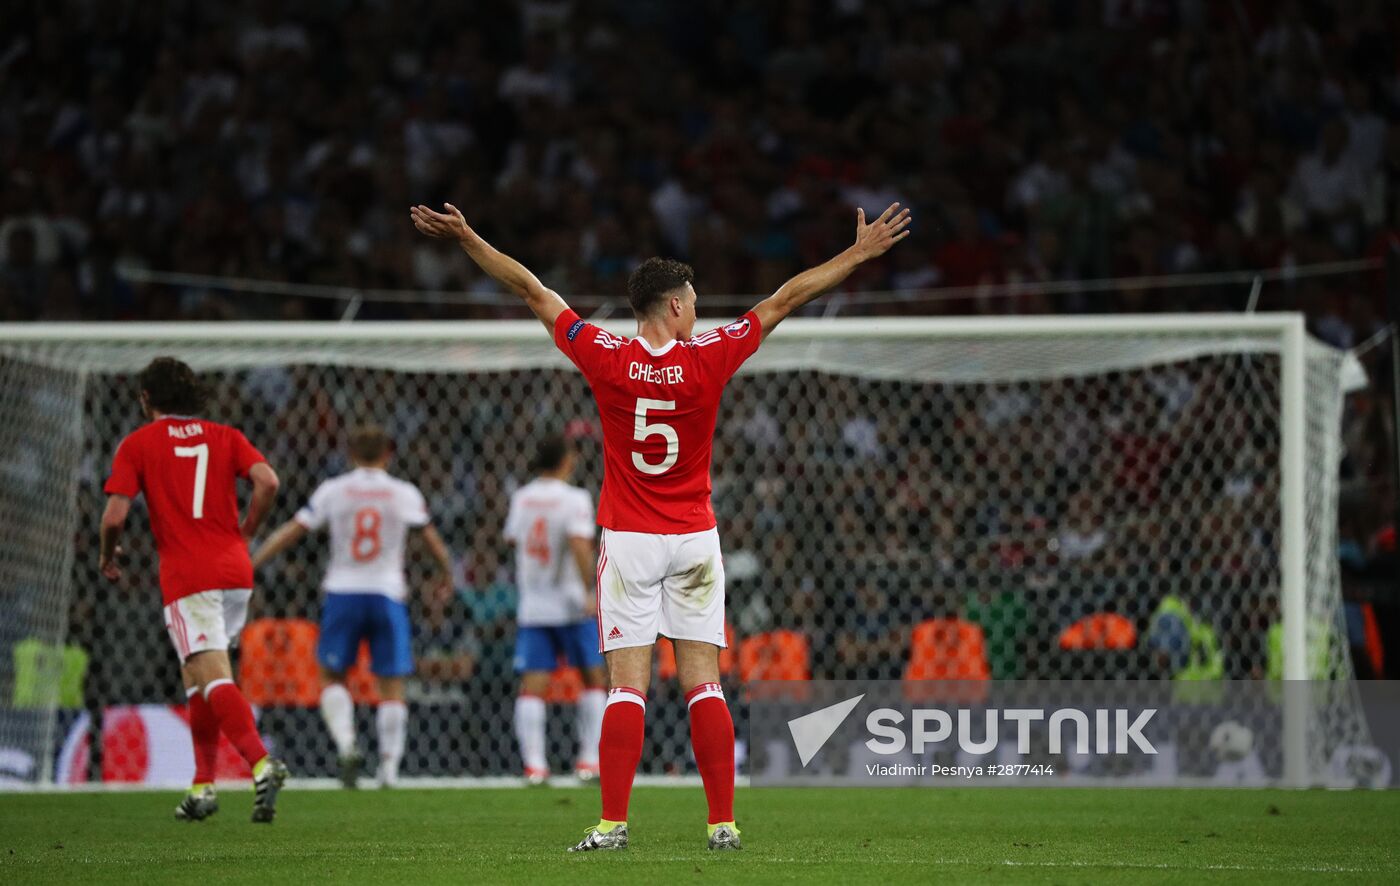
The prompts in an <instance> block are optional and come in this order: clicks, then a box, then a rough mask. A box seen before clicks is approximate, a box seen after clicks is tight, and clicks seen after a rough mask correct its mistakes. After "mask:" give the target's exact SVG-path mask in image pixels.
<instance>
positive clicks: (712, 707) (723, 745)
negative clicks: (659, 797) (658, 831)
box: [685, 683, 734, 824]
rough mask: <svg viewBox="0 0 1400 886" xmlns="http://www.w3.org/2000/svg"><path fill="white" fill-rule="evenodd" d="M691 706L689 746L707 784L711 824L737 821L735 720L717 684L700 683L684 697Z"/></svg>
mask: <svg viewBox="0 0 1400 886" xmlns="http://www.w3.org/2000/svg"><path fill="white" fill-rule="evenodd" d="M685 701H686V704H687V705H689V706H690V746H691V747H692V748H693V749H694V750H695V765H696V766H697V767H698V768H699V770H700V780H701V781H703V782H704V783H705V799H706V800H707V801H709V804H710V824H719V823H720V822H722V821H733V820H734V721H733V720H732V719H730V717H729V705H727V704H725V703H724V690H723V689H722V688H720V685H719V684H718V683H701V684H700V685H699V686H696V687H695V688H694V689H692V690H690V691H689V692H687V693H686V694H685Z"/></svg>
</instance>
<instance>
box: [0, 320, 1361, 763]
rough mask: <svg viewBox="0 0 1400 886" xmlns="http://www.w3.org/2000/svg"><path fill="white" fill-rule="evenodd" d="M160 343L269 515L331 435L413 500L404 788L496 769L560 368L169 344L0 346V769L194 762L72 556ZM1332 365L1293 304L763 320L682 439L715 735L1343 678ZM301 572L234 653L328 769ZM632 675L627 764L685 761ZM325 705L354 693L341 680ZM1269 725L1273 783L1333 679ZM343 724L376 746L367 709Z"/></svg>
mask: <svg viewBox="0 0 1400 886" xmlns="http://www.w3.org/2000/svg"><path fill="white" fill-rule="evenodd" d="M615 331H617V332H619V333H622V334H630V333H631V330H630V329H629V328H626V327H625V326H618V327H617V328H616V329H615ZM163 354H171V355H175V356H178V357H180V358H181V359H184V360H186V361H188V362H189V363H190V364H192V365H193V366H194V367H195V368H196V370H198V371H199V372H201V373H202V375H203V377H204V378H205V379H206V380H207V383H208V385H209V387H210V390H211V398H210V401H209V405H208V408H207V410H206V414H207V416H208V417H209V418H211V419H214V420H218V421H223V422H227V423H230V424H233V425H235V426H237V427H239V428H240V429H242V430H243V431H244V432H245V433H246V434H247V436H248V437H249V438H250V439H251V440H252V441H253V442H254V443H255V445H257V446H258V447H259V448H260V449H261V450H262V451H263V452H264V453H265V454H266V455H267V457H268V459H269V460H270V462H271V463H272V464H273V466H274V467H275V468H276V469H277V471H278V472H279V474H280V475H281V477H282V479H283V487H282V493H281V495H280V498H279V500H278V503H277V506H276V510H275V511H274V513H273V514H272V516H271V518H270V525H276V523H277V522H280V521H281V520H285V519H287V518H289V517H290V516H291V514H292V513H293V512H294V510H295V509H296V508H297V507H298V506H299V505H301V504H302V503H304V502H305V501H306V499H307V497H308V496H309V494H310V492H311V491H312V489H313V488H314V487H315V485H316V484H317V483H319V482H320V481H321V480H323V479H324V478H326V477H328V476H331V475H333V474H335V473H337V472H339V471H342V470H344V469H345V468H346V466H347V463H346V456H345V454H344V443H345V432H346V430H347V429H348V428H349V427H350V426H352V425H353V424H355V423H357V422H360V421H364V420H374V421H377V422H379V423H381V424H383V425H384V426H385V427H386V428H387V429H388V430H389V431H390V433H391V435H392V437H393V438H394V440H395V442H396V454H395V457H394V460H393V463H392V465H391V470H392V471H393V472H394V473H397V474H398V475H400V476H403V477H405V478H407V479H409V480H412V481H413V482H415V483H417V484H418V485H419V486H420V487H421V488H422V489H423V490H424V492H425V494H426V496H427V498H428V501H429V505H430V508H431V511H432V513H433V516H434V520H435V522H436V524H437V525H438V526H439V528H440V529H441V530H442V532H443V535H444V536H445V538H446V540H447V542H448V544H449V546H450V548H451V550H452V552H453V555H454V558H455V563H456V566H455V575H454V579H455V585H456V589H455V593H454V594H453V595H452V597H451V598H450V599H440V600H434V601H427V600H425V599H424V598H423V596H422V595H420V594H418V593H416V592H415V593H414V594H412V595H411V596H412V601H411V605H412V608H413V616H414V623H415V654H416V656H417V657H418V659H419V661H420V663H425V664H422V667H421V670H420V674H419V675H418V676H417V677H416V678H415V679H413V680H412V681H411V686H410V711H411V713H410V726H409V746H408V753H407V756H406V759H405V761H404V764H403V772H404V774H405V776H410V777H411V776H429V777H454V776H500V775H511V774H518V773H519V771H520V769H521V766H520V762H519V759H518V757H517V753H516V750H515V745H514V741H513V738H512V731H511V722H510V721H511V714H512V703H513V699H514V695H515V691H516V688H515V678H514V676H513V673H512V651H513V641H514V623H513V615H514V605H515V588H514V586H513V581H512V574H513V572H512V556H513V555H512V552H511V551H510V550H509V547H508V546H507V545H505V544H504V543H503V541H502V537H501V527H502V523H503V521H504V517H505V507H506V502H507V498H508V496H509V493H510V492H511V491H512V490H513V489H514V488H516V487H517V486H518V485H519V484H521V483H523V482H525V481H526V480H527V479H528V476H529V474H528V467H527V465H528V462H529V459H530V456H531V454H532V451H533V448H534V444H535V442H536V441H537V440H539V439H540V438H541V437H542V436H543V435H545V434H549V433H555V432H563V433H565V434H567V435H568V436H570V437H571V438H573V439H574V440H576V441H577V443H578V446H579V448H580V450H581V453H582V458H581V462H580V470H579V474H578V476H577V478H576V482H578V483H579V484H581V485H583V486H585V487H587V488H588V489H589V490H590V491H592V492H593V493H594V494H595V495H596V492H597V489H598V486H599V484H600V481H601V479H602V477H601V473H602V454H601V449H600V440H599V436H598V426H597V419H596V412H595V409H594V406H593V402H592V399H591V396H590V392H589V390H588V388H587V386H586V385H585V383H584V381H583V379H582V378H581V377H580V376H579V375H578V373H577V372H575V371H574V370H573V368H572V367H571V366H569V365H568V363H567V362H566V360H565V359H564V358H563V357H562V356H561V355H560V354H558V353H557V352H556V351H555V350H554V348H553V347H552V344H551V342H550V340H549V337H548V335H547V334H546V333H545V332H544V330H542V329H541V328H540V327H539V325H538V324H535V323H514V322H502V323H475V324H454V323H438V324H374V323H367V324H355V325H345V324H342V325H332V324H278V325H275V326H261V325H256V324H229V325H199V324H195V325H161V326H136V327H118V326H30V327H10V328H8V329H0V518H3V522H2V525H4V526H5V527H6V529H7V531H6V533H5V537H4V539H3V540H0V596H2V597H3V611H4V613H5V617H4V619H3V620H0V704H2V705H3V708H2V709H0V778H4V779H11V780H17V781H21V782H30V781H43V780H47V779H50V778H51V779H53V780H55V781H58V782H61V783H79V782H84V781H89V780H93V779H99V778H100V779H104V780H110V781H153V782H160V781H165V782H171V781H173V782H175V783H179V782H180V781H182V780H183V779H184V778H186V777H187V776H188V774H189V770H190V768H191V767H192V762H191V754H190V750H189V745H188V738H187V732H186V731H185V727H184V713H183V707H182V705H183V692H182V690H181V683H180V678H179V674H178V670H177V666H176V660H175V656H174V655H173V653H172V651H171V649H170V648H169V643H168V641H167V639H166V635H165V631H164V628H163V625H162V623H161V617H160V607H159V591H158V584H157V571H156V558H155V552H154V549H153V545H152V541H151V538H150V534H149V531H148V529H147V525H146V520H145V515H144V510H143V508H144V504H142V503H139V502H138V504H137V507H136V510H135V512H134V518H133V520H132V521H131V523H130V525H129V531H128V534H127V537H126V540H125V546H126V550H127V560H126V564H125V565H126V577H125V578H124V579H123V581H122V582H121V583H119V584H115V585H113V584H109V583H107V582H105V581H104V580H103V579H102V578H101V577H100V575H99V574H98V572H97V569H96V565H97V550H96V540H97V526H98V517H99V514H100V512H101V509H102V505H103V495H102V483H103V480H104V477H105V473H106V471H107V470H108V468H109V466H110V463H111V458H112V454H113V452H114V450H115V447H116V444H117V442H118V441H119V440H120V439H121V437H122V436H123V435H124V434H126V433H128V432H129V431H131V430H132V429H133V428H134V427H136V426H137V425H138V424H139V423H140V421H141V418H140V415H139V409H138V405H137V399H136V395H137V391H136V389H135V375H136V373H137V372H138V371H139V370H140V368H141V367H142V366H144V365H145V364H146V362H147V361H149V360H150V359H151V358H153V357H155V356H157V355H163ZM1343 359H1344V354H1342V353H1341V352H1338V351H1335V350H1332V349H1330V348H1327V347H1325V346H1323V345H1321V344H1319V343H1317V342H1315V341H1313V340H1310V339H1307V338H1305V336H1304V333H1303V326H1302V319H1301V318H1300V317H1297V316H1293V315H1258V316H1249V317H1239V316H1212V317H1201V316H1197V317H1175V316H1140V317H1130V316H1123V317H1111V318H1077V319H1076V318H1055V319H1050V318H1009V317H1008V318H996V319H985V320H983V319H969V320H931V319H895V320H831V321H822V320H795V321H790V322H789V323H787V324H785V325H784V326H783V328H782V329H781V330H780V331H779V332H777V333H776V334H775V335H774V336H773V337H772V338H771V339H769V341H768V342H767V343H766V344H765V345H764V347H763V348H762V349H761V350H760V351H759V353H758V354H757V356H755V357H754V358H753V359H752V360H750V362H749V363H748V364H747V365H746V366H745V367H744V369H743V371H742V372H741V373H740V375H739V376H738V377H736V378H735V379H734V381H733V382H732V383H731V385H730V388H729V390H728V392H727V394H726V399H725V402H724V405H723V406H722V408H721V412H720V418H719V423H718V430H717V433H716V439H715V446H714V468H713V476H714V500H715V510H716V512H717V513H718V514H719V520H720V532H721V538H722V540H723V544H724V547H725V557H726V560H725V562H726V572H727V575H728V579H729V591H728V594H729V596H728V613H729V620H730V629H731V633H732V636H731V645H730V650H729V651H728V652H727V653H726V654H725V656H724V658H723V661H722V665H723V668H724V672H725V680H726V681H728V682H729V683H730V684H731V689H730V692H729V697H730V698H731V699H732V700H733V702H734V704H735V708H736V719H737V721H738V723H739V729H740V735H741V737H742V735H743V732H744V694H743V692H742V685H743V684H744V683H745V682H747V681H753V680H760V679H770V680H771V679H803V678H807V677H811V678H818V679H820V678H830V679H868V678H888V679H899V678H902V677H922V678H930V677H932V678H938V677H969V676H971V677H978V678H980V677H990V678H992V679H1023V680H1024V679H1080V680H1083V679H1091V680H1124V679H1153V680H1172V679H1174V680H1179V681H1193V680H1194V681H1206V682H1209V681H1218V680H1261V681H1262V680H1268V679H1271V678H1272V679H1277V678H1279V677H1288V678H1290V679H1296V680H1301V679H1309V680H1321V681H1328V683H1329V685H1332V686H1334V687H1336V686H1340V687H1343V688H1344V689H1345V687H1348V686H1351V685H1352V683H1351V681H1352V667H1351V662H1350V659H1349V655H1348V651H1347V646H1346V643H1345V637H1344V633H1343V629H1342V625H1341V620H1340V619H1341V613H1340V606H1341V604H1340V596H1339V584H1338V571H1337V565H1336V554H1335V550H1336V526H1337V470H1338V460H1339V447H1340V427H1339V424H1340V411H1341V405H1342V398H1343V391H1342V374H1343ZM410 550H411V551H415V553H414V554H413V557H412V559H411V564H410V573H411V575H410V580H411V582H412V585H413V586H414V587H415V588H421V587H425V586H426V577H427V566H428V562H427V558H426V556H424V552H422V551H421V550H417V549H415V548H413V547H412V546H411V548H410ZM324 561H325V545H324V543H323V542H320V541H318V540H317V539H316V538H315V537H312V538H310V539H308V540H306V541H304V542H303V543H302V544H301V545H300V546H298V547H296V548H294V549H293V550H292V551H290V552H289V553H287V554H284V555H283V556H282V557H281V558H280V559H279V560H278V561H275V562H274V563H273V564H271V565H269V567H267V568H266V569H265V570H264V571H263V572H262V573H261V574H260V575H259V577H258V587H257V593H256V595H255V603H254V611H253V614H252V621H251V624H250V627H249V630H248V632H247V633H246V634H245V637H244V646H245V648H244V650H243V652H242V653H241V661H240V662H239V665H238V666H239V670H240V674H241V678H242V682H243V684H244V688H245V692H246V693H247V694H248V695H249V697H250V699H251V700H252V701H253V702H254V704H255V706H256V707H257V708H258V711H259V717H260V721H259V722H260V728H261V730H262V731H263V733H264V734H265V735H266V736H267V738H268V740H269V742H270V743H271V744H272V745H273V746H274V747H275V748H277V749H278V750H279V751H280V753H282V754H283V755H285V756H286V757H287V758H288V761H289V763H290V765H291V766H292V769H293V771H294V772H296V773H298V774H301V775H327V776H328V775H331V774H332V773H333V768H334V753H333V751H332V746H331V743H330V740H329V738H328V736H327V735H326V732H325V730H324V728H323V727H322V726H321V723H320V720H319V715H318V711H317V709H316V697H317V691H318V690H317V686H316V671H315V665H314V660H313V659H312V649H313V647H314V642H315V621H316V618H317V614H318V608H319V593H318V589H317V587H318V582H319V579H320V574H321V570H322V567H323V565H324ZM940 618H942V619H948V618H956V619H958V620H959V621H960V622H961V623H965V624H968V625H971V626H974V627H975V628H976V631H975V633H976V634H977V635H979V636H980V640H981V648H980V650H976V651H974V652H971V653H967V654H964V653H963V652H959V653H958V654H957V655H954V656H953V657H952V658H949V657H948V656H947V655H946V654H945V653H946V650H942V649H938V648H932V649H930V648H927V647H921V646H920V645H919V643H920V641H919V634H918V631H917V630H916V629H917V627H918V626H919V625H921V624H925V623H927V622H928V621H929V620H931V619H940ZM940 656H941V657H940ZM658 659H659V661H658V665H657V667H658V669H659V678H660V679H659V680H658V681H657V682H656V684H655V688H654V690H653V692H652V697H653V702H652V704H651V705H650V706H649V707H648V747H647V751H646V753H645V757H644V762H643V769H644V771H647V772H651V773H658V774H660V773H671V774H675V773H686V772H693V771H694V769H693V766H694V764H693V762H692V761H691V759H690V756H689V749H688V734H687V729H686V725H685V724H686V720H685V707H684V704H683V701H682V700H681V698H680V696H679V693H678V691H677V688H676V687H675V685H674V680H673V679H671V678H672V675H673V673H674V671H673V665H672V664H671V663H670V662H669V661H668V660H667V656H666V655H665V654H659V655H658ZM668 669H669V670H668ZM352 682H353V684H354V685H353V687H352V688H353V691H354V692H355V693H356V694H357V696H358V697H359V698H361V699H362V700H372V692H373V688H372V685H371V682H370V680H369V679H368V678H367V676H366V675H365V674H364V673H363V669H362V668H361V669H359V670H357V672H356V675H355V678H354V680H353V681H352ZM577 691H578V684H577V675H574V674H570V673H568V672H566V671H563V670H561V671H560V672H559V673H558V674H556V677H555V681H554V684H553V685H552V686H551V690H550V702H551V707H550V710H551V716H550V718H549V723H550V726H549V748H550V759H551V761H552V763H553V764H554V766H555V767H556V771H566V770H567V768H568V767H569V766H570V765H571V763H572V760H573V754H574V733H573V709H572V702H573V700H574V699H575V698H576V695H577ZM1271 722H1272V721H1271ZM1289 723H1290V725H1289V727H1288V729H1287V730H1284V729H1279V730H1277V731H1280V732H1287V733H1288V735H1286V736H1285V735H1280V736H1279V738H1278V742H1279V746H1280V747H1283V746H1285V745H1288V746H1291V748H1292V750H1291V752H1290V753H1291V756H1290V758H1289V760H1290V762H1289V764H1288V765H1289V766H1290V767H1291V772H1292V774H1293V778H1292V781H1293V782H1294V783H1301V782H1303V781H1317V780H1318V779H1319V778H1320V773H1321V772H1322V771H1323V769H1324V767H1325V765H1326V762H1327V760H1328V759H1329V756H1330V755H1331V754H1332V753H1333V752H1334V750H1335V749H1336V748H1337V747H1339V746H1342V745H1345V744H1347V743H1348V742H1355V741H1358V740H1359V738H1360V737H1361V736H1360V731H1361V730H1363V729H1364V726H1363V725H1362V724H1361V721H1360V718H1359V716H1358V713H1357V709H1356V706H1355V704H1353V703H1351V702H1350V701H1349V696H1348V694H1347V693H1346V692H1345V691H1343V692H1342V693H1340V694H1337V693H1328V697H1327V699H1326V700H1325V701H1324V702H1321V703H1317V704H1314V705H1312V706H1310V707H1309V708H1308V709H1307V711H1306V715H1305V716H1301V717H1300V716H1298V715H1297V714H1296V713H1295V715H1293V716H1292V718H1291V719H1290V720H1289ZM358 725H359V732H360V735H361V738H360V741H361V743H362V746H363V747H364V748H365V749H366V750H368V751H372V748H373V714H372V711H371V710H370V709H369V708H368V707H363V706H362V707H361V708H360V709H359V721H358ZM1290 743H1291V745H1290ZM226 756H227V759H226V760H224V761H223V764H221V765H222V767H223V768H224V769H226V770H227V772H224V774H228V773H229V772H232V773H234V774H236V773H237V770H238V764H237V762H236V760H235V759H234V757H233V755H232V754H227V755H226Z"/></svg>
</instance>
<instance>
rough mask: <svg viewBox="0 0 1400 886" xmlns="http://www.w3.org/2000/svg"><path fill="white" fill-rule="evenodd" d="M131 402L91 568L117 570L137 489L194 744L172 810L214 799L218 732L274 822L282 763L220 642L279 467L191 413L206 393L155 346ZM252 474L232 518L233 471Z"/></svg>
mask: <svg viewBox="0 0 1400 886" xmlns="http://www.w3.org/2000/svg"><path fill="white" fill-rule="evenodd" d="M140 385H141V411H142V413H143V414H144V415H145V416H146V418H148V419H150V423H149V424H147V425H145V426H144V427H142V428H140V429H138V430H136V431H133V432H132V433H131V434H130V435H128V436H127V437H126V439H124V440H122V442H121V445H120V446H119V447H117V453H116V456H115V457H114V458H113V459H112V474H111V476H110V477H108V478H107V482H106V484H105V486H104V490H105V491H106V493H107V496H108V498H107V509H106V510H105V511H104V512H103V514H102V534H101V554H100V568H101V570H102V574H103V575H104V576H106V577H107V578H108V579H110V580H112V581H116V580H117V579H119V578H121V567H120V566H119V565H118V562H117V561H118V558H119V557H120V555H121V548H120V547H119V546H118V541H119V540H120V538H121V533H122V529H123V528H124V527H125V525H126V519H127V516H128V515H129V513H130V511H131V500H132V499H133V498H135V497H136V496H137V495H140V494H144V495H145V496H146V509H147V510H148V511H149V513H150V518H151V532H152V534H153V535H155V539H156V553H157V555H158V556H159V558H160V590H161V596H162V598H163V600H164V603H165V628H166V631H167V632H168V633H169V634H170V642H171V643H172V644H174V646H175V652H176V654H177V655H179V656H180V665H181V672H182V674H183V676H184V679H185V694H186V696H187V698H188V700H189V715H190V738H191V740H192V741H193V743H194V761H195V766H194V783H193V785H192V786H191V787H190V790H189V793H187V794H186V795H185V797H184V799H183V800H181V802H180V805H179V806H177V807H176V809H175V816H176V817H177V818H179V819H181V820H184V821H198V820H200V819H203V818H207V817H208V816H209V815H212V814H213V813H214V812H216V811H217V810H218V808H219V806H218V800H217V799H216V797H215V795H214V768H215V763H216V760H217V758H218V753H219V733H220V732H222V733H223V734H224V735H226V736H227V737H228V739H229V741H230V742H231V743H232V744H233V746H234V747H235V748H236V749H237V750H238V753H239V754H241V755H242V756H243V759H245V760H247V761H248V765H250V766H251V767H252V769H253V783H254V789H255V791H256V798H255V800H254V804H253V821H256V822H269V821H272V818H273V815H274V814H275V812H276V803H277V792H278V791H279V790H280V789H281V787H282V783H283V781H284V780H285V779H286V777H287V769H286V767H285V766H283V765H282V763H281V762H280V761H277V760H274V759H272V758H271V757H269V756H268V754H267V749H266V748H265V747H263V742H262V738H261V737H260V736H259V735H258V729H257V725H256V723H254V721H253V711H252V709H251V708H250V707H249V706H248V702H247V700H246V699H244V697H243V693H242V692H240V691H239V689H238V686H237V685H236V684H235V683H234V682H233V671H232V669H231V668H230V666H229V658H228V649H229V647H230V646H232V645H236V644H237V643H238V635H239V633H240V632H241V631H242V630H243V624H244V622H245V621H247V618H248V599H249V598H250V597H251V596H252V593H253V591H252V587H253V567H252V564H251V562H250V561H249V558H248V539H249V538H251V537H252V535H253V533H255V532H256V531H257V529H258V526H259V525H261V523H262V521H263V518H264V517H265V516H266V515H267V512H268V509H269V508H271V506H272V500H273V497H274V496H275V495H276V493H277V475H276V474H275V473H274V472H273V470H272V468H271V467H269V466H268V464H267V461H266V460H265V459H264V458H263V457H262V453H260V452H258V450H257V449H255V448H253V445H252V444H251V443H249V442H248V440H247V438H246V437H244V436H243V435H242V434H241V433H239V432H238V431H237V430H235V429H233V428H230V427H228V426H226V425H221V424H218V423H216V422H212V421H209V420H208V419H206V418H199V417H197V416H199V413H200V412H201V410H202V409H203V405H204V396H203V389H202V388H201V386H200V384H199V381H198V379H196V378H195V375H194V372H192V371H191V370H190V368H189V367H188V366H186V365H185V364H184V363H181V362H180V361H179V360H176V359H174V358H171V357H158V358H156V359H155V360H153V361H151V363H150V365H148V366H147V367H146V368H145V369H143V370H142V371H141V378H140ZM239 477H246V478H248V479H250V480H252V482H253V495H252V498H251V500H250V501H249V503H248V512H247V514H246V515H245V516H244V517H243V520H242V522H241V524H240V522H239V518H238V494H237V489H236V485H235V481H236V480H237V479H238V478H239Z"/></svg>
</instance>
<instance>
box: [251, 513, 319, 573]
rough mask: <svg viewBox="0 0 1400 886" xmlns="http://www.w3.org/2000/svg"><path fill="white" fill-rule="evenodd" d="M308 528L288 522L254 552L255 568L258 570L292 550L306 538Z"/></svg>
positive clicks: (295, 522)
mask: <svg viewBox="0 0 1400 886" xmlns="http://www.w3.org/2000/svg"><path fill="white" fill-rule="evenodd" d="M306 531H307V530H306V527H305V526H303V525H301V524H300V523H298V522H297V521H296V520H288V521H287V522H286V523H283V524H282V525H281V526H278V527H277V529H276V530H275V531H274V532H273V533H272V534H271V535H269V536H268V537H267V541H265V542H263V543H262V545H261V546H260V547H259V548H258V549H257V550H256V551H254V552H253V568H254V569H257V568H258V567H260V566H262V565H263V564H264V563H266V562H267V561H268V560H271V559H272V558H273V557H275V556H277V555H278V554H280V553H282V552H283V551H285V550H286V549H287V548H290V547H291V546H292V545H294V544H296V543H297V542H299V541H301V540H302V539H303V538H305V537H306Z"/></svg>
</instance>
